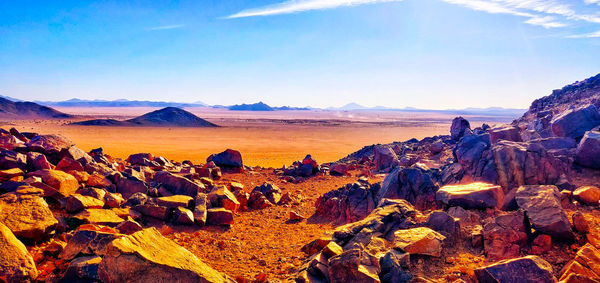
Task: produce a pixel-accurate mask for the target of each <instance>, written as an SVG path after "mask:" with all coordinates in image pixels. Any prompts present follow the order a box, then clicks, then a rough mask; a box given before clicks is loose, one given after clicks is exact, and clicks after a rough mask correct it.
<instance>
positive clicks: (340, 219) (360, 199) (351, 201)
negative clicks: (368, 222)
mask: <svg viewBox="0 0 600 283" xmlns="http://www.w3.org/2000/svg"><path fill="white" fill-rule="evenodd" d="M379 189H380V185H379V184H374V185H369V184H368V183H363V182H356V183H353V184H347V185H345V186H343V187H341V188H339V189H336V190H332V191H329V192H327V193H325V194H324V195H322V196H320V197H319V198H318V199H317V201H316V202H315V208H316V211H315V214H316V215H320V216H322V217H325V218H327V219H329V220H331V221H333V222H335V223H337V224H344V223H349V222H354V221H358V220H361V219H363V218H365V217H366V216H367V215H369V213H371V211H372V210H373V209H375V207H376V206H377V203H375V196H376V194H377V192H378V190H379Z"/></svg>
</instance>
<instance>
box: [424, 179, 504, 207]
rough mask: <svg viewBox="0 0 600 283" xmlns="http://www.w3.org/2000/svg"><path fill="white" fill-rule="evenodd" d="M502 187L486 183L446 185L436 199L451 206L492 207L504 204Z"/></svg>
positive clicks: (439, 191) (438, 192)
mask: <svg viewBox="0 0 600 283" xmlns="http://www.w3.org/2000/svg"><path fill="white" fill-rule="evenodd" d="M503 196H504V193H503V190H502V187H500V186H498V185H493V184H486V183H471V184H465V185H446V186H443V187H441V188H440V189H439V190H438V191H437V193H436V199H437V200H438V201H441V202H443V203H444V204H447V205H449V206H460V207H463V208H465V209H472V208H479V209H483V208H492V207H497V206H499V205H501V204H502V198H503Z"/></svg>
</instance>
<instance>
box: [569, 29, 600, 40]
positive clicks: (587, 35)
mask: <svg viewBox="0 0 600 283" xmlns="http://www.w3.org/2000/svg"><path fill="white" fill-rule="evenodd" d="M567 37H568V38H600V30H599V31H596V32H591V33H584V34H576V35H570V36H567Z"/></svg>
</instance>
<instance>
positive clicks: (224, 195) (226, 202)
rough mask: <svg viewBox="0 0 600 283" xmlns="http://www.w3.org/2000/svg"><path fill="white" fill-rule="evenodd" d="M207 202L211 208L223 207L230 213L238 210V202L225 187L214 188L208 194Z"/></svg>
mask: <svg viewBox="0 0 600 283" xmlns="http://www.w3.org/2000/svg"><path fill="white" fill-rule="evenodd" d="M208 200H209V201H210V203H211V206H212V207H223V208H225V209H227V210H229V211H232V212H236V211H238V209H239V208H240V202H239V201H238V200H237V198H236V197H235V195H233V193H232V192H230V191H229V189H227V187H226V186H216V187H214V188H213V190H212V191H211V192H210V193H208Z"/></svg>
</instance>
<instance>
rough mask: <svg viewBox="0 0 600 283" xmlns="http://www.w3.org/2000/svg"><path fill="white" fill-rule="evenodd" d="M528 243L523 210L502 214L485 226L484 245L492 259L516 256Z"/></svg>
mask: <svg viewBox="0 0 600 283" xmlns="http://www.w3.org/2000/svg"><path fill="white" fill-rule="evenodd" d="M526 244H527V232H526V228H525V216H524V214H523V212H522V211H515V212H511V213H508V214H504V215H500V216H497V217H496V218H494V219H493V220H492V221H491V222H489V223H486V224H485V225H484V226H483V247H484V250H485V253H486V255H487V257H488V258H490V259H492V260H499V259H508V258H515V257H518V256H519V252H520V250H521V248H522V247H524V246H525V245H526Z"/></svg>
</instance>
